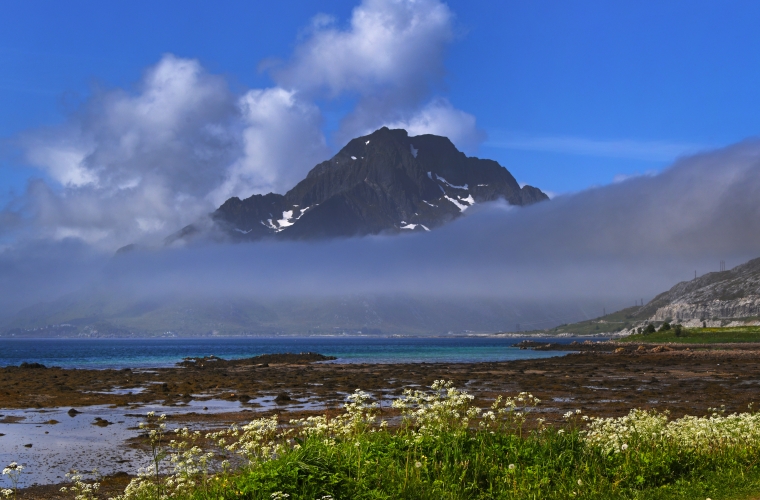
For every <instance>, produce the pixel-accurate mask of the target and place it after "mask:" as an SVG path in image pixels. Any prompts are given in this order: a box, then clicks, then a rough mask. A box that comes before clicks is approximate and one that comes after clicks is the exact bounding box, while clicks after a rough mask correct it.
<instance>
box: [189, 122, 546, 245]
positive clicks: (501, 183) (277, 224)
mask: <svg viewBox="0 0 760 500" xmlns="http://www.w3.org/2000/svg"><path fill="white" fill-rule="evenodd" d="M499 198H503V199H505V200H506V201H507V202H509V203H510V204H512V205H529V204H532V203H536V202H539V201H543V200H547V199H548V197H547V196H546V195H545V194H544V193H543V192H541V190H539V189H537V188H534V187H532V186H524V187H522V188H521V187H520V186H519V185H518V184H517V181H515V179H514V177H512V175H511V174H510V173H509V172H508V171H507V169H506V168H504V167H502V166H501V165H499V164H498V163H497V162H495V161H492V160H483V159H479V158H473V157H468V156H466V155H465V154H464V153H462V152H460V151H459V150H458V149H457V148H456V147H455V146H454V144H453V143H452V142H451V141H450V140H449V139H448V138H446V137H441V136H436V135H429V134H428V135H419V136H414V137H410V136H409V134H408V133H407V131H406V130H402V129H395V130H391V129H389V128H387V127H383V128H381V129H378V130H376V131H375V132H373V133H371V134H369V135H366V136H362V137H357V138H355V139H353V140H351V141H350V142H349V143H348V144H346V146H345V147H344V148H343V149H341V150H340V151H339V152H338V153H337V154H336V155H335V156H333V157H332V158H330V159H329V160H327V161H324V162H322V163H320V164H318V165H316V166H315V167H314V168H313V169H312V170H311V171H310V172H309V173H308V174H307V176H306V178H305V179H303V180H302V181H301V182H299V183H298V184H297V185H296V186H295V187H293V189H291V190H290V191H288V192H287V193H285V194H284V195H281V194H275V193H269V194H266V195H253V196H251V197H250V198H246V199H244V200H241V199H239V198H230V199H229V200H227V201H226V202H225V203H224V204H222V206H221V207H219V209H217V210H216V211H215V212H214V213H213V214H212V219H213V221H214V224H215V225H216V227H217V228H218V229H220V230H221V231H223V232H224V233H225V234H227V235H229V236H230V237H231V238H233V239H235V240H254V239H261V238H288V239H293V238H295V239H314V238H329V237H346V236H356V235H365V234H377V233H381V232H404V231H429V230H431V229H432V228H435V227H437V226H440V225H442V224H445V223H447V222H449V221H451V220H454V219H455V218H457V217H459V216H460V215H461V214H462V213H463V212H465V211H466V210H467V209H468V208H470V207H472V206H473V205H475V204H476V203H483V202H487V201H493V200H496V199H499ZM185 230H187V228H185ZM185 230H183V231H185Z"/></svg>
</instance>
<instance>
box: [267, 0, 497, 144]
mask: <svg viewBox="0 0 760 500" xmlns="http://www.w3.org/2000/svg"><path fill="white" fill-rule="evenodd" d="M453 25H454V14H453V13H452V11H451V10H450V9H449V7H448V6H447V5H446V4H444V3H442V2H440V1H438V0H414V1H412V0H365V1H364V2H362V3H361V4H360V5H359V6H357V7H356V8H355V9H354V11H353V14H352V16H351V21H350V23H349V25H348V27H346V28H345V29H341V28H339V27H337V26H336V25H335V22H334V19H332V18H330V17H328V16H324V15H322V16H317V17H316V18H315V20H314V22H313V23H312V27H311V30H310V31H309V35H308V36H307V37H305V39H304V40H303V41H302V42H301V43H300V44H299V45H298V46H297V47H296V49H295V51H294V54H293V57H292V58H291V60H290V61H288V62H287V63H286V64H285V65H283V66H281V67H279V68H276V69H274V70H273V75H274V77H275V80H276V81H277V83H278V84H279V85H280V86H282V87H284V88H289V89H296V90H298V91H299V92H301V93H304V94H306V95H318V96H325V97H328V98H329V97H338V96H341V95H344V94H347V95H352V96H356V98H357V103H356V107H355V109H354V110H353V111H352V112H351V113H350V114H349V115H348V116H346V117H345V118H344V120H343V123H342V127H341V130H340V131H339V132H338V134H337V140H338V141H339V142H344V141H346V140H349V139H351V138H353V137H356V136H358V135H361V134H365V133H367V132H369V131H372V130H375V129H377V128H379V127H381V126H383V125H389V124H392V123H398V124H409V125H410V126H414V127H415V133H440V132H444V131H445V132H446V133H451V134H453V135H456V137H457V138H458V139H459V140H460V141H459V142H461V143H462V145H463V147H472V146H476V145H477V144H479V143H480V142H481V141H482V140H483V137H482V133H481V132H479V131H478V130H477V129H476V127H475V118H474V117H473V116H472V115H469V114H467V113H464V112H463V111H459V110H456V109H454V108H453V106H452V105H451V104H450V103H449V102H448V101H445V100H442V99H437V100H433V101H431V102H428V103H427V104H425V102H426V101H427V100H428V98H429V97H430V94H431V92H432V91H433V90H435V89H436V88H437V87H440V86H441V84H442V80H443V77H444V76H445V68H444V59H445V56H446V53H447V49H448V47H449V45H450V44H451V42H452V41H453V40H454V27H453ZM457 120H459V123H456V122H457ZM410 132H411V130H410ZM453 139H454V138H453V137H452V140H453ZM455 143H457V142H456V141H455ZM457 144H459V143H457Z"/></svg>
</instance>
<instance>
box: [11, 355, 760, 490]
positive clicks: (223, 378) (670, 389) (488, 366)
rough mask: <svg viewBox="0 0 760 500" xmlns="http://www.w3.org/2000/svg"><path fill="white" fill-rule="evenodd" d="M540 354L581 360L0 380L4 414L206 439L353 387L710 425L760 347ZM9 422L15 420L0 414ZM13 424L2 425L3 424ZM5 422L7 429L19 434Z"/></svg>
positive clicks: (757, 376) (555, 415) (192, 369)
mask: <svg viewBox="0 0 760 500" xmlns="http://www.w3.org/2000/svg"><path fill="white" fill-rule="evenodd" d="M539 348H542V349H573V350H575V351H580V352H574V353H570V354H567V355H564V356H560V357H554V358H545V359H531V360H519V361H506V362H489V363H456V364H446V363H417V364H413V363H407V364H337V363H329V362H326V363H325V362H317V361H319V360H320V359H322V358H320V357H318V355H307V356H298V355H290V356H281V355H268V356H267V357H257V358H251V359H247V360H236V361H224V360H220V359H217V358H198V359H195V360H192V361H187V362H185V363H183V365H182V366H178V367H176V368H161V369H155V370H62V369H58V368H42V367H33V366H28V367H25V368H20V367H6V368H2V369H0V380H1V381H2V382H3V384H2V389H0V408H4V409H27V410H28V409H34V408H37V409H39V408H56V407H57V408H60V409H64V410H67V409H68V408H75V409H77V410H78V411H83V412H85V411H87V407H91V406H93V405H101V406H102V407H111V408H112V410H113V411H123V412H124V414H134V415H138V414H144V413H145V411H148V409H149V408H150V409H156V411H157V412H161V411H162V409H166V412H167V413H171V414H174V415H172V416H171V417H170V420H169V424H170V427H176V426H180V425H186V424H187V425H190V426H191V427H192V426H196V427H198V426H201V427H206V428H208V427H214V426H221V425H227V424H229V423H232V422H241V421H248V420H251V419H252V418H255V417H256V416H260V415H266V414H271V413H273V412H274V413H281V414H283V419H288V418H292V417H294V416H296V415H300V414H304V413H311V412H315V411H316V412H318V413H323V412H325V411H329V412H333V411H339V408H340V405H341V404H342V402H343V401H344V399H345V396H346V394H347V393H350V392H352V391H353V390H354V389H357V388H361V389H363V390H365V391H367V392H370V393H372V394H373V395H374V396H375V397H376V398H377V399H380V400H381V401H382V411H383V412H384V413H385V415H386V416H391V415H392V413H393V412H392V410H391V409H390V408H389V406H390V401H391V400H392V399H393V398H395V397H397V396H399V395H400V394H401V393H402V391H403V389H404V388H424V387H426V386H429V385H430V384H431V383H432V382H433V381H435V380H437V379H446V380H452V381H453V382H454V384H455V385H456V386H457V387H459V388H463V389H466V390H468V391H469V392H471V393H472V394H474V395H475V396H476V403H478V404H480V405H482V406H486V405H487V404H489V402H490V400H492V399H493V398H495V397H496V396H497V395H499V394H507V395H509V394H515V393H517V392H521V391H527V392H530V393H532V394H534V395H535V396H537V397H539V398H540V399H541V400H542V404H541V405H540V406H539V409H540V411H542V412H544V413H545V417H547V418H548V420H550V421H552V420H560V419H561V415H562V414H563V413H564V412H566V411H568V410H571V409H572V410H575V409H578V408H580V409H581V410H582V411H583V412H584V413H585V414H589V415H594V416H619V415H623V414H626V413H628V411H629V410H630V409H632V408H657V409H661V410H665V409H667V410H669V411H670V412H671V415H672V416H674V417H678V416H682V415H684V414H692V415H702V414H705V413H706V412H707V410H708V408H712V407H720V406H722V405H724V406H725V409H726V411H729V412H732V411H745V410H746V409H747V405H748V404H749V403H751V402H753V401H754V400H755V398H756V397H757V395H758V388H760V363H758V361H760V345H748V344H741V345H718V346H694V345H691V346H657V345H644V346H640V345H628V344H626V345H624V346H623V348H622V350H621V344H615V343H612V342H610V343H591V344H585V345H584V344H578V345H571V346H567V347H559V346H555V345H549V346H547V345H546V344H540V343H539ZM616 350H617V352H615V351H616ZM220 404H221V405H222V406H221V407H219V406H218V405H220ZM224 404H227V405H229V407H228V408H225V407H224ZM185 405H187V406H185ZM204 407H206V408H208V410H203V408H204ZM218 408H220V409H218ZM217 409H218V411H217ZM227 409H229V410H230V411H226V410H227ZM4 413H9V411H5V410H0V414H4ZM7 418H8V416H7V415H6V416H3V417H0V423H4V419H7ZM88 418H89V417H88ZM106 418H108V417H106ZM11 420H12V419H11ZM5 423H7V424H8V425H3V426H2V428H7V427H8V426H11V425H12V426H15V425H23V424H22V423H20V422H18V423H12V422H10V421H7V420H6V421H5ZM88 423H89V421H88ZM89 424H90V425H91V423H89ZM51 427H53V426H51ZM97 427H98V426H97V425H95V426H93V429H97ZM0 432H5V431H2V430H0ZM3 439H5V438H4V437H2V436H0V445H1V444H2V440H3ZM30 444H34V443H30ZM127 469H128V468H125V470H123V471H121V470H120V471H115V470H112V471H111V472H110V473H112V474H114V475H113V477H112V478H111V479H109V481H111V482H112V481H115V483H114V484H116V485H117V486H116V487H117V488H118V487H123V485H121V482H123V481H125V480H126V475H125V474H124V472H132V471H131V470H127ZM117 472H121V474H117ZM120 485H121V486H120ZM57 487H58V486H56V487H55V488H57ZM55 491H56V490H54V489H53V486H47V487H32V488H27V489H26V490H25V493H24V495H25V496H23V497H22V498H54V496H52V495H54V492H55ZM61 498H63V497H61Z"/></svg>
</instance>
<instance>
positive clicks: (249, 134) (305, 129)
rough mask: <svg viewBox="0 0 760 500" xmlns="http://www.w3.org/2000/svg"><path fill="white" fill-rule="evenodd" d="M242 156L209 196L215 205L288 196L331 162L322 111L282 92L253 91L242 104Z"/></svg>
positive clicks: (278, 89)
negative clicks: (265, 196)
mask: <svg viewBox="0 0 760 500" xmlns="http://www.w3.org/2000/svg"><path fill="white" fill-rule="evenodd" d="M239 105H240V110H241V115H242V121H243V123H244V129H243V131H242V142H243V156H242V157H241V158H239V159H238V160H237V161H236V162H235V163H233V164H232V165H231V166H230V168H229V170H228V173H227V178H226V179H225V181H224V183H223V184H222V185H221V186H219V187H218V188H217V189H215V190H214V191H213V192H212V193H211V194H210V199H211V200H212V202H213V203H214V204H216V205H219V204H221V203H222V202H224V200H226V199H227V198H229V197H230V196H240V197H248V196H250V195H251V194H252V193H268V192H280V193H282V192H285V191H287V190H288V189H290V188H291V187H293V186H294V185H295V184H296V183H297V182H298V181H300V180H301V179H302V178H303V177H304V176H305V175H306V173H307V172H308V170H309V169H310V168H311V167H313V166H314V165H316V164H317V163H318V162H319V161H322V160H324V159H326V158H327V157H328V156H329V150H328V149H327V145H326V143H325V140H324V136H323V134H322V132H321V129H320V127H321V124H322V123H321V122H322V118H321V114H320V112H319V109H318V108H317V107H316V106H315V105H313V104H311V103H308V102H303V101H299V100H298V98H297V96H296V95H295V92H294V91H287V90H284V89H282V88H279V87H275V88H271V89H266V90H251V91H249V92H248V93H246V94H245V95H244V96H243V97H242V98H241V99H240V102H239Z"/></svg>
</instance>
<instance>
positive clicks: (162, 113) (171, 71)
mask: <svg viewBox="0 0 760 500" xmlns="http://www.w3.org/2000/svg"><path fill="white" fill-rule="evenodd" d="M235 117H236V108H235V96H234V95H232V94H231V93H230V91H229V90H228V88H227V84H226V82H225V81H224V80H223V79H222V78H220V77H217V76H214V75H210V74H208V73H207V72H205V71H204V70H203V68H202V67H201V66H200V64H199V63H198V62H197V61H195V60H191V59H181V58H177V57H174V56H172V55H166V56H164V57H163V58H162V59H161V61H159V62H158V64H156V65H155V66H153V67H151V68H149V69H148V70H147V71H146V73H145V75H144V77H143V79H142V81H141V82H140V84H139V86H138V88H137V90H136V91H135V92H127V91H124V90H121V89H115V90H101V91H97V92H96V93H95V95H94V96H93V97H92V98H91V99H90V100H89V101H88V102H87V104H86V105H85V106H84V107H83V108H82V109H81V110H79V111H78V112H77V113H75V114H73V115H72V116H70V117H69V120H68V121H67V122H66V123H64V124H63V125H61V126H59V127H53V128H49V129H42V130H35V131H30V132H28V133H26V134H24V135H23V136H22V137H21V138H20V139H19V143H20V145H21V146H22V147H23V149H24V151H25V154H26V158H27V160H28V162H29V163H30V164H31V165H34V166H36V167H38V168H40V169H41V170H43V171H44V172H45V173H46V174H47V175H48V177H49V179H50V180H52V181H53V183H51V184H49V183H47V182H44V181H42V180H37V181H33V182H31V183H30V185H29V188H28V190H27V193H26V196H25V199H24V200H23V206H24V208H23V210H22V211H21V214H22V215H23V216H25V217H26V218H27V221H28V223H29V228H28V229H29V230H30V231H33V232H34V236H35V237H40V236H41V237H43V238H51V239H54V240H58V239H64V238H78V239H81V240H84V241H86V242H88V243H90V244H95V245H101V246H104V247H106V248H113V247H114V246H118V245H122V244H126V243H130V242H132V241H135V240H141V239H142V238H144V237H146V235H147V236H150V235H157V234H162V233H167V232H171V231H174V230H176V229H177V228H178V227H181V226H182V225H184V224H187V223H189V222H192V221H193V220H195V219H197V218H198V217H200V216H202V215H203V214H205V213H206V212H208V211H210V210H211V209H213V205H212V204H211V203H210V202H209V200H207V199H206V196H207V195H208V193H209V186H213V185H219V184H220V183H221V182H222V181H223V179H224V175H225V169H224V166H225V165H226V164H229V163H230V162H232V160H233V159H234V158H235V157H236V155H237V152H238V151H239V150H240V148H241V145H240V141H239V138H238V137H237V136H236V135H235V134H234V133H233V128H232V127H233V122H234V120H235ZM164 235H165V234H164Z"/></svg>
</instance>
